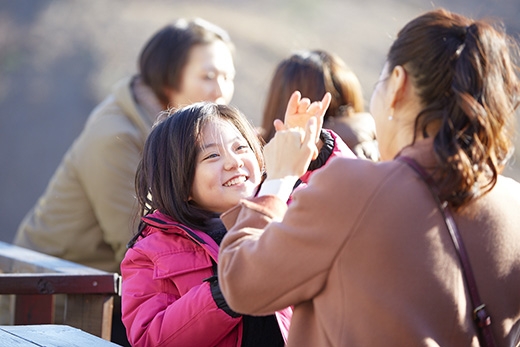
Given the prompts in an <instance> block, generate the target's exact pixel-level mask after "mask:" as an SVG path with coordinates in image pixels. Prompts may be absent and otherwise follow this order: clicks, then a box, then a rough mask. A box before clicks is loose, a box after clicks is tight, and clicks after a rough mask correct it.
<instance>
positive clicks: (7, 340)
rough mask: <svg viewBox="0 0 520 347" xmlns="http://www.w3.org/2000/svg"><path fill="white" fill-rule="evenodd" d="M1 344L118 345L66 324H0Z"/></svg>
mask: <svg viewBox="0 0 520 347" xmlns="http://www.w3.org/2000/svg"><path fill="white" fill-rule="evenodd" d="M0 341H2V346H26V347H31V346H34V347H37V346H39V347H41V346H48V347H50V346H68V347H76V346H77V347H85V346H90V347H117V346H119V345H117V344H115V343H112V342H110V341H106V340H103V339H101V338H99V337H97V336H94V335H91V334H89V333H87V332H85V331H83V330H80V329H76V328H73V327H70V326H68V325H58V324H52V325H10V326H9V325H0Z"/></svg>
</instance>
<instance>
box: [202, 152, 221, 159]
mask: <svg viewBox="0 0 520 347" xmlns="http://www.w3.org/2000/svg"><path fill="white" fill-rule="evenodd" d="M213 158H218V154H217V153H210V154H208V155H206V156H205V157H204V158H203V159H202V160H207V159H213Z"/></svg>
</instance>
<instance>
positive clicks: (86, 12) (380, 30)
mask: <svg viewBox="0 0 520 347" xmlns="http://www.w3.org/2000/svg"><path fill="white" fill-rule="evenodd" d="M435 7H446V8H447V9H450V10H453V11H456V12H461V13H463V14H466V15H469V16H472V17H482V16H492V17H499V18H502V19H503V21H504V22H505V24H506V26H507V28H508V31H509V32H510V33H512V34H514V35H516V36H517V37H518V35H519V33H520V21H518V18H519V16H520V1H518V0H471V1H470V0H465V1H464V0H452V1H449V0H437V1H426V0H401V1H399V0H364V1H358V0H321V1H320V0H299V1H298V0H284V1H275V0H262V1H254V0H222V1H216V0H213V1H210V0H208V1H198V0H186V1H183V0H168V1H160V0H148V1H138V0H111V1H106V0H89V1H82V0H69V1H64V0H37V1H35V0H0V165H1V166H0V240H1V241H7V242H11V241H12V238H13V236H14V233H15V231H16V228H17V226H18V224H19V222H20V220H21V219H22V218H23V216H24V215H25V213H26V212H27V210H29V209H30V208H31V206H32V205H33V204H34V203H35V201H36V199H37V198H38V197H39V196H40V194H41V193H42V192H43V190H44V189H45V186H46V184H47V182H48V180H49V178H50V177H51V175H52V173H53V172H54V169H55V168H56V166H57V165H58V163H59V161H60V159H61V157H62V155H63V154H64V153H65V151H66V150H67V148H68V146H69V145H70V144H71V143H72V141H73V140H74V138H75V137H76V136H77V135H78V134H79V132H80V131H81V128H82V126H83V123H84V121H85V119H86V117H87V116H88V114H89V112H90V111H91V109H92V108H93V107H94V106H95V105H96V104H97V103H98V102H99V101H101V100H102V98H104V96H105V95H106V94H107V93H108V92H109V90H110V88H111V86H112V84H113V83H115V82H116V81H117V80H118V79H120V78H121V77H123V76H125V75H127V74H130V73H133V72H134V71H135V62H136V59H137V54H138V52H139V50H140V48H141V46H142V45H143V44H144V42H145V41H146V40H147V39H148V38H149V37H150V36H151V35H152V34H153V33H154V32H155V31H156V30H157V29H159V28H160V27H161V26H163V25H164V24H166V23H168V22H169V21H171V20H173V19H175V18H178V17H195V16H198V17H202V18H205V19H207V20H209V21H212V22H214V23H216V24H218V25H220V26H222V27H224V28H225V29H227V30H228V31H229V33H230V35H231V37H232V39H233V40H234V42H235V44H236V48H237V52H236V67H237V78H236V93H235V96H234V98H233V102H232V103H233V104H234V105H236V106H238V107H239V108H240V109H241V110H242V111H243V112H244V113H245V114H246V116H248V118H249V119H250V120H251V121H252V122H253V123H255V124H256V125H258V124H259V121H260V115H261V112H262V107H263V106H262V105H263V102H264V97H265V95H264V94H265V92H266V90H267V88H268V83H269V80H270V77H271V73H272V71H273V69H274V67H275V66H276V64H277V63H278V61H279V60H281V59H282V58H284V57H286V56H287V55H289V54H290V53H291V52H292V51H293V50H297V49H302V48H321V49H326V50H330V51H333V52H336V53H337V54H339V55H340V56H341V57H342V58H343V59H344V60H345V61H347V63H348V64H349V65H350V67H351V68H352V69H353V70H354V71H355V72H356V73H357V74H358V76H359V77H360V79H361V82H362V85H363V87H364V90H365V99H366V100H367V101H368V100H369V98H370V93H371V91H372V86H373V85H374V83H375V82H376V81H377V77H378V75H379V71H380V69H381V67H382V65H383V62H384V57H385V53H386V51H387V49H388V47H389V45H390V43H391V42H392V38H393V37H394V35H395V34H396V33H397V31H398V29H399V28H401V27H402V25H404V24H405V23H406V22H407V21H409V20H410V19H412V18H413V17H415V16H416V15H418V14H420V13H421V12H423V11H425V10H429V9H432V8H435ZM519 147H520V146H519ZM506 174H507V175H509V176H513V177H515V178H516V179H520V175H519V174H518V170H513V169H508V170H507V172H506Z"/></svg>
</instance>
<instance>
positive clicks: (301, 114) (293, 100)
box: [275, 91, 331, 143]
mask: <svg viewBox="0 0 520 347" xmlns="http://www.w3.org/2000/svg"><path fill="white" fill-rule="evenodd" d="M330 100H331V95H330V93H328V92H327V93H325V95H324V96H323V99H322V100H321V101H314V102H312V103H311V101H310V100H309V99H308V98H303V99H302V97H301V93H300V92H299V91H295V92H294V93H292V95H291V97H290V98H289V102H288V103H287V109H286V111H285V121H284V123H285V126H286V128H289V129H292V128H300V129H305V127H306V124H307V121H308V120H309V119H310V118H316V121H317V123H316V124H317V132H316V143H318V141H319V137H320V132H321V128H322V126H323V117H324V116H325V112H326V111H327V108H328V107H329V105H330ZM276 123H277V122H275V128H276V126H277V125H276Z"/></svg>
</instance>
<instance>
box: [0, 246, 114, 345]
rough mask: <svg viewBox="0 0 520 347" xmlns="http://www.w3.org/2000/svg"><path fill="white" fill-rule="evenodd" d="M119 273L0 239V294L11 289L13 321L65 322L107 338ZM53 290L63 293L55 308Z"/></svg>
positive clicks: (9, 292)
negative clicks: (62, 305)
mask: <svg viewBox="0 0 520 347" xmlns="http://www.w3.org/2000/svg"><path fill="white" fill-rule="evenodd" d="M120 288H121V278H120V276H119V274H117V273H109V272H105V271H101V270H97V269H94V268H90V267H87V266H83V265H79V264H76V263H73V262H70V261H66V260H63V259H60V258H56V257H52V256H49V255H46V254H42V253H39V252H35V251H32V250H29V249H25V248H22V247H18V246H14V245H11V244H8V243H5V242H0V294H14V296H15V300H14V302H15V304H14V305H15V306H14V324H15V325H33V324H53V323H55V314H57V315H60V316H59V317H60V321H62V322H63V324H65V325H69V326H72V327H76V328H78V329H81V330H83V331H85V332H88V333H90V334H92V335H96V336H98V337H101V338H103V339H105V340H110V338H111V328H112V311H113V304H114V297H115V296H116V295H120ZM55 294H65V308H64V310H63V312H55V308H54V307H55V305H54V303H55Z"/></svg>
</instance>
